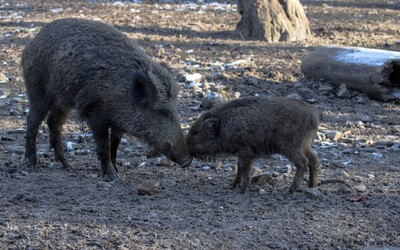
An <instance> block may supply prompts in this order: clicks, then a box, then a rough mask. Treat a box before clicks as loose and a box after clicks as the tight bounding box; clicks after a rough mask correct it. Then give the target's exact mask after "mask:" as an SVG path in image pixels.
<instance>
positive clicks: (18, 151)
mask: <svg viewBox="0 0 400 250" xmlns="http://www.w3.org/2000/svg"><path fill="white" fill-rule="evenodd" d="M8 151H9V152H10V153H14V154H17V155H23V154H24V153H25V147H24V146H11V147H8Z"/></svg>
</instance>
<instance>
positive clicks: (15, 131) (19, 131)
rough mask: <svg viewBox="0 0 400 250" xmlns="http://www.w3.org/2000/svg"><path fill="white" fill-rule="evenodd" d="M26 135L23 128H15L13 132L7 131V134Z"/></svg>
mask: <svg viewBox="0 0 400 250" xmlns="http://www.w3.org/2000/svg"><path fill="white" fill-rule="evenodd" d="M25 133H26V129H24V128H16V129H13V130H7V134H25Z"/></svg>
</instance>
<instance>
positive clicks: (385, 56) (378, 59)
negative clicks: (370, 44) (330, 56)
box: [335, 47, 400, 66]
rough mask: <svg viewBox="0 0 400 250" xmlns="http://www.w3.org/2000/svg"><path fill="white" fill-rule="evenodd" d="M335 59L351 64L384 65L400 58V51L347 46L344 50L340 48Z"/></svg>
mask: <svg viewBox="0 0 400 250" xmlns="http://www.w3.org/2000/svg"><path fill="white" fill-rule="evenodd" d="M335 59H336V60H337V61H339V62H344V63H350V64H366V65H372V66H382V65H384V64H385V63H386V62H387V61H389V60H393V59H395V60H400V52H396V51H388V50H380V49H368V48H360V47H354V48H351V47H345V48H344V50H340V51H339V52H338V53H337V55H336V57H335Z"/></svg>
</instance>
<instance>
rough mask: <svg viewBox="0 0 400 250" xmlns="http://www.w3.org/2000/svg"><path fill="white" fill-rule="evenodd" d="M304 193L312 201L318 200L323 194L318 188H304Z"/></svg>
mask: <svg viewBox="0 0 400 250" xmlns="http://www.w3.org/2000/svg"><path fill="white" fill-rule="evenodd" d="M302 191H303V192H304V193H305V194H306V196H307V197H308V198H311V199H317V198H319V197H321V195H322V192H321V191H320V190H319V189H317V188H303V189H302Z"/></svg>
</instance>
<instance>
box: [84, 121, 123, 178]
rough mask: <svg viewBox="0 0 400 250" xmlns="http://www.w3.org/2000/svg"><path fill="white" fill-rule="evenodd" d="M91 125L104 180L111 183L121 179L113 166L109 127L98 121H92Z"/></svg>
mask: <svg viewBox="0 0 400 250" xmlns="http://www.w3.org/2000/svg"><path fill="white" fill-rule="evenodd" d="M89 125H90V127H91V129H92V131H93V137H94V140H95V141H96V146H97V155H98V156H99V159H100V162H101V173H102V175H103V178H106V179H108V180H110V181H112V180H115V179H117V178H119V176H118V174H117V172H116V171H115V169H114V168H113V167H112V166H111V156H110V152H111V146H110V134H109V131H108V129H109V128H108V126H107V125H105V124H103V123H101V122H99V121H98V120H97V121H94V120H93V121H90V120H89Z"/></svg>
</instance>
